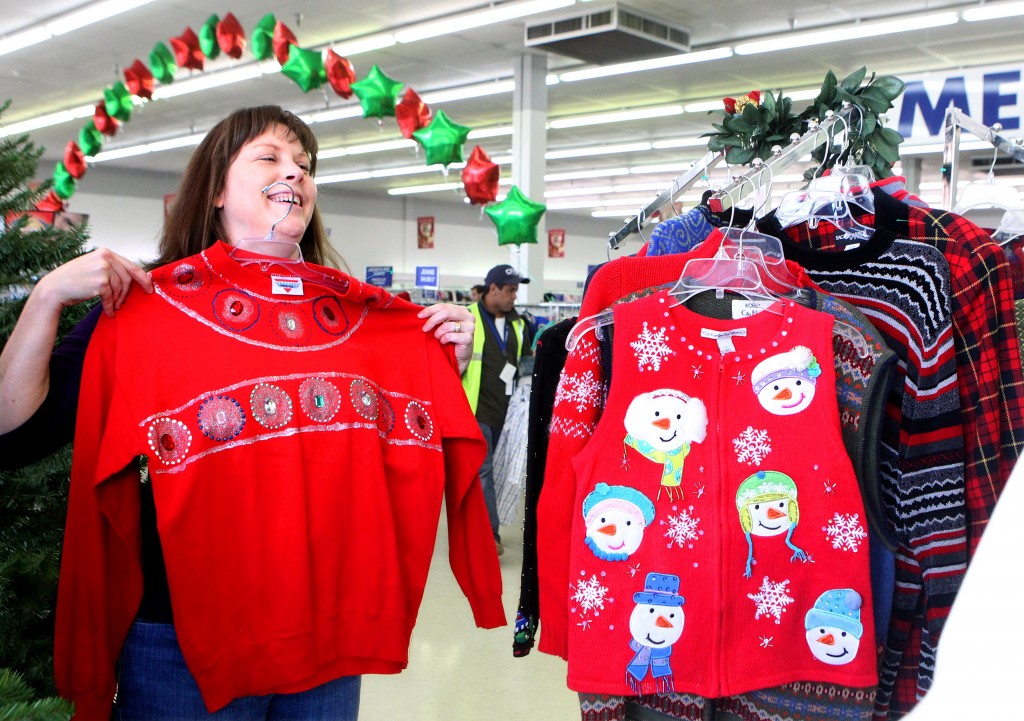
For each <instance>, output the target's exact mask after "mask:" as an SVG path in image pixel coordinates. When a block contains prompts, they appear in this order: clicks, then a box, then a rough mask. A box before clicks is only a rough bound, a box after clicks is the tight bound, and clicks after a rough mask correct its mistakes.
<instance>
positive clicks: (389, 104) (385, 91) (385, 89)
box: [352, 65, 402, 118]
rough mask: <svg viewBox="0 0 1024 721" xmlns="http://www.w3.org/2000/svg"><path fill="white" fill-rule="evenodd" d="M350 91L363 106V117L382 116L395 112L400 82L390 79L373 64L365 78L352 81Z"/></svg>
mask: <svg viewBox="0 0 1024 721" xmlns="http://www.w3.org/2000/svg"><path fill="white" fill-rule="evenodd" d="M352 92H353V93H355V94H356V97H357V98H359V103H360V104H361V105H362V106H363V117H364V118H370V117H375V118H383V117H384V116H385V115H394V114H395V103H397V102H398V94H399V93H400V92H402V83H400V82H398V81H396V80H392V79H391V78H389V77H388V76H387V75H385V74H384V73H383V72H381V69H380V68H378V67H377V66H376V65H374V66H373V67H372V68H370V72H369V73H367V74H366V77H365V78H363V79H362V80H357V81H356V82H354V83H352Z"/></svg>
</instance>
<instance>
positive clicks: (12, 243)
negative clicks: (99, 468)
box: [0, 104, 87, 719]
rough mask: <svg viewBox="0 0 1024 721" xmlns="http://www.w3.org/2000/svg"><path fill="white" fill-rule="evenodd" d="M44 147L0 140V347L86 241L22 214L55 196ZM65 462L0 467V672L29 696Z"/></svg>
mask: <svg viewBox="0 0 1024 721" xmlns="http://www.w3.org/2000/svg"><path fill="white" fill-rule="evenodd" d="M6 108H7V105H6V104H4V105H3V106H2V107H0V116H2V114H3V112H4V111H5V110H6ZM42 152H43V150H42V148H39V147H37V146H36V145H35V144H34V143H32V141H31V140H30V139H29V138H28V137H27V136H21V137H8V138H3V139H0V350H2V348H3V346H4V345H5V344H6V342H7V339H8V337H9V336H10V334H11V331H12V330H13V328H14V324H15V323H16V322H17V320H18V315H19V314H20V313H21V309H22V307H23V306H24V303H25V299H26V297H27V296H28V293H29V292H30V291H31V289H32V286H33V284H34V283H35V282H36V281H37V280H38V279H39V278H40V277H41V276H42V275H44V274H45V273H47V272H49V271H50V270H52V269H54V268H56V267H57V266H58V265H61V264H62V263H64V262H66V261H68V260H71V259H72V258H74V257H75V256H77V255H79V254H81V253H82V252H83V246H84V244H85V240H86V238H87V230H86V228H85V227H84V226H79V227H73V228H70V229H63V230H62V229H58V228H57V227H54V226H53V224H52V220H53V215H52V214H50V215H49V216H48V217H47V215H48V214H47V213H41V214H39V215H37V216H35V217H33V216H32V215H29V214H30V213H32V212H34V211H35V210H36V209H37V207H38V206H40V204H41V202H43V199H44V198H46V201H47V202H53V197H52V196H47V193H48V191H49V189H50V182H49V181H47V182H44V183H39V184H35V183H33V182H32V179H33V178H34V177H35V173H36V169H37V168H38V165H39V158H40V156H41V155H42ZM49 212H50V213H53V212H54V211H53V210H51V211H49ZM47 220H49V221H51V222H49V223H48V222H47ZM40 221H41V222H40ZM86 311H87V307H86V305H85V304H83V305H79V306H75V307H73V308H68V309H67V310H66V311H65V312H64V313H63V314H62V317H61V323H60V327H59V331H58V337H60V336H63V335H64V333H66V332H67V331H68V330H70V328H71V327H73V325H74V324H75V323H77V322H78V320H79V319H81V317H82V316H83V315H84V314H85V313H86ZM70 468H71V452H70V447H67V448H64V449H63V450H61V451H59V452H58V453H56V454H54V455H53V456H50V457H49V458H46V459H43V460H41V461H39V462H38V463H34V464H32V465H30V466H26V467H24V468H20V469H16V470H0V669H4V668H11V669H16V670H17V671H18V672H20V673H21V674H24V679H25V681H26V682H27V684H28V686H29V687H30V688H31V689H33V690H34V691H35V692H37V693H52V691H53V617H54V607H55V604H56V597H57V575H58V571H59V561H60V549H61V540H62V536H63V529H64V517H65V513H66V508H67V488H68V476H69V473H70ZM15 676H16V675H13V674H4V673H0V719H6V718H14V716H7V715H6V714H7V713H8V712H10V708H11V707H8V706H7V704H13V703H15V702H19V703H20V702H23V701H26V700H27V699H26V698H25V696H24V693H22V692H21V691H17V690H16V689H20V688H21V687H20V686H19V685H18V684H17V683H16V682H15ZM7 692H10V693H11V695H7ZM29 707H31V704H29V706H26V708H29ZM19 708H21V707H19ZM20 712H21V711H19V713H20ZM47 713H49V712H48V711H47ZM66 717H67V715H65V716H63V718H66ZM17 718H33V719H34V718H56V717H54V716H45V715H44V716H34V715H29V716H17Z"/></svg>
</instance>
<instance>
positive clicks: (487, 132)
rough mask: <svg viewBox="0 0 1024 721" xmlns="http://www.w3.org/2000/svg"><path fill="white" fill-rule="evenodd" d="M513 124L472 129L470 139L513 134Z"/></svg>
mask: <svg viewBox="0 0 1024 721" xmlns="http://www.w3.org/2000/svg"><path fill="white" fill-rule="evenodd" d="M512 132H513V131H512V126H511V125H499V126H497V127H494V128H480V129H479V130H470V131H469V136H468V138H469V139H470V140H478V139H480V138H499V137H501V136H503V135H511V134H512Z"/></svg>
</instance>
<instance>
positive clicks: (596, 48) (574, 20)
mask: <svg viewBox="0 0 1024 721" xmlns="http://www.w3.org/2000/svg"><path fill="white" fill-rule="evenodd" d="M524 42H525V44H526V46H527V47H535V48H540V49H542V50H549V51H551V52H554V53H559V54H560V55H568V56H570V57H573V58H578V59H580V60H585V61H586V62H588V63H594V64H596V65H607V64H609V63H623V62H629V61H631V60H644V59H646V58H655V57H659V56H662V55H675V54H678V53H686V52H689V51H690V31H689V30H687V29H685V28H681V27H676V26H673V25H671V24H669V23H668V22H667V21H665V20H663V19H661V18H657V17H654V16H652V15H648V14H646V13H641V12H637V11H636V10H633V9H632V8H629V7H626V6H624V5H620V4H615V5H605V6H603V7H593V8H590V7H588V8H585V9H582V8H581V9H580V10H576V11H574V12H573V13H571V14H565V15H558V16H554V17H550V18H548V19H546V20H543V21H540V22H534V23H531V24H529V25H527V26H526V34H525V41H524Z"/></svg>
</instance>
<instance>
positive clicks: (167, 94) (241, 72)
mask: <svg viewBox="0 0 1024 721" xmlns="http://www.w3.org/2000/svg"><path fill="white" fill-rule="evenodd" d="M274 64H275V65H277V63H274ZM280 69H281V66H280V65H277V68H276V70H275V71H272V72H276V71H279V70H280ZM264 74H265V72H264V70H263V69H262V68H261V67H260V66H259V64H258V63H247V64H245V65H242V66H240V67H237V68H232V69H231V70H222V71H221V72H217V73H205V74H203V75H198V76H196V77H194V78H189V79H188V80H183V81H182V82H180V83H174V84H173V85H161V86H160V87H158V88H157V89H156V90H154V91H153V99H154V100H164V99H166V98H176V97H179V96H181V95H188V94H189V93H198V92H200V91H203V90H210V89H211V88H219V87H220V86H222V85H231V84H232V83H239V82H242V81H243V80H254V79H255V78H258V77H260V76H261V75H264Z"/></svg>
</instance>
